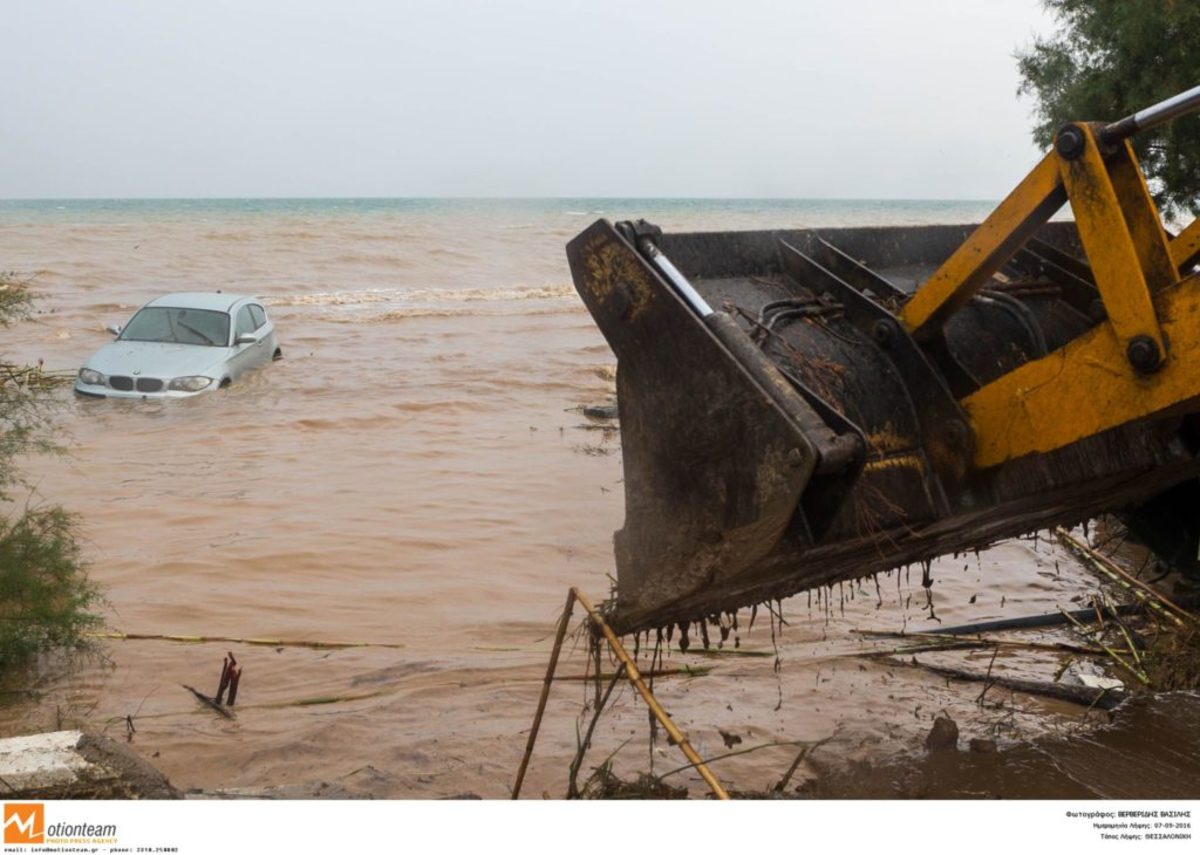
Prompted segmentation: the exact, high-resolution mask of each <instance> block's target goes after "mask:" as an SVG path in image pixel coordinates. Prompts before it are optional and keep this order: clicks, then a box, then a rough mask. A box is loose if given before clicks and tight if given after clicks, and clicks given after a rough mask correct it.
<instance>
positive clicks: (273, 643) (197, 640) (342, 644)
mask: <svg viewBox="0 0 1200 855" xmlns="http://www.w3.org/2000/svg"><path fill="white" fill-rule="evenodd" d="M86 636H87V637H88V638H103V639H111V640H114V641H175V642H179V643H181V644H213V643H218V642H219V643H222V644H225V643H228V644H255V645H259V646H261V647H309V648H312V649H314V650H325V649H335V650H340V649H349V648H357V647H386V648H390V649H393V650H400V649H403V648H404V645H403V644H395V643H389V642H382V641H380V642H375V641H297V640H291V641H288V640H284V639H279V638H235V637H233V636H226V635H161V634H157V633H147V632H120V631H113V632H89V633H86Z"/></svg>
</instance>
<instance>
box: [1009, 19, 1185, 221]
mask: <svg viewBox="0 0 1200 855" xmlns="http://www.w3.org/2000/svg"><path fill="white" fill-rule="evenodd" d="M1043 3H1044V5H1045V6H1046V8H1047V9H1049V10H1050V11H1051V12H1053V14H1054V16H1055V17H1056V19H1057V21H1058V25H1059V26H1058V29H1057V30H1056V32H1055V33H1054V34H1053V35H1052V36H1050V37H1048V38H1039V39H1036V40H1035V41H1034V43H1033V45H1032V47H1030V48H1028V49H1027V50H1024V51H1021V52H1018V54H1017V63H1018V69H1019V71H1020V74H1021V81H1022V82H1021V86H1020V90H1019V91H1020V92H1021V93H1022V94H1029V95H1033V96H1034V97H1035V98H1036V100H1037V107H1036V111H1037V120H1038V122H1037V126H1036V127H1035V128H1034V131H1033V136H1034V139H1035V140H1036V141H1037V142H1038V144H1039V145H1041V146H1043V147H1047V148H1048V147H1049V146H1050V144H1051V143H1052V142H1053V139H1054V134H1055V132H1056V131H1057V130H1058V129H1059V128H1060V127H1062V125H1064V124H1066V123H1067V122H1070V121H1114V120H1116V119H1120V118H1123V117H1124V116H1127V115H1129V114H1130V113H1135V112H1137V111H1138V110H1140V109H1141V108H1143V107H1148V106H1150V105H1151V104H1155V103H1157V102H1159V101H1161V100H1163V99H1164V98H1169V97H1170V96H1172V95H1175V94H1178V93H1179V92H1183V91H1184V90H1186V89H1190V88H1192V87H1193V86H1195V85H1197V84H1198V83H1200V72H1198V69H1200V3H1196V2H1195V0H1135V2H1130V0H1043ZM1133 142H1134V147H1135V148H1136V150H1137V153H1138V157H1139V158H1140V159H1141V162H1142V167H1143V169H1145V171H1146V175H1147V177H1148V178H1150V179H1151V182H1150V184H1151V189H1152V190H1153V191H1154V195H1155V200H1156V201H1157V202H1158V204H1159V205H1160V207H1162V208H1163V210H1164V211H1165V212H1166V213H1169V214H1172V215H1176V216H1178V215H1180V214H1182V213H1184V212H1185V211H1186V212H1190V213H1192V214H1196V213H1200V115H1197V114H1192V115H1189V116H1184V117H1182V118H1179V119H1176V120H1175V121H1173V122H1170V123H1168V124H1166V125H1164V126H1163V127H1161V128H1158V129H1156V130H1153V131H1149V132H1146V133H1142V134H1139V135H1137V136H1136V137H1135V138H1134V140H1133Z"/></svg>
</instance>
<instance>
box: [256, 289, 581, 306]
mask: <svg viewBox="0 0 1200 855" xmlns="http://www.w3.org/2000/svg"><path fill="white" fill-rule="evenodd" d="M574 294H575V288H574V287H573V286H571V285H527V286H526V285H518V286H515V287H508V288H368V289H365V290H361V291H326V292H322V293H317V294H288V295H283V296H279V297H272V298H270V299H268V300H267V301H266V302H267V304H268V305H270V306H277V307H286V306H364V305H373V304H379V303H392V304H398V305H401V306H404V305H412V304H416V303H425V304H428V303H433V304H436V305H444V304H457V303H481V302H487V303H509V302H515V301H521V300H556V299H561V298H564V297H573V296H574Z"/></svg>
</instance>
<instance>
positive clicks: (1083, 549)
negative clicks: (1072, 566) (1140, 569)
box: [1054, 526, 1198, 627]
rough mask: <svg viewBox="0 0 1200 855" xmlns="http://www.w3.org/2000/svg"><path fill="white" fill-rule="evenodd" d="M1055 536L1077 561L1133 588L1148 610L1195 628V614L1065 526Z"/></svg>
mask: <svg viewBox="0 0 1200 855" xmlns="http://www.w3.org/2000/svg"><path fill="white" fill-rule="evenodd" d="M1054 536H1055V537H1056V538H1057V539H1058V542H1059V543H1061V544H1062V545H1063V546H1065V547H1067V549H1068V550H1069V551H1070V552H1072V553H1073V554H1074V555H1075V557H1076V558H1081V559H1083V560H1085V561H1087V562H1088V563H1089V564H1091V566H1092V567H1093V568H1095V569H1096V570H1098V571H1099V572H1100V573H1101V574H1103V575H1105V576H1107V577H1108V578H1109V579H1110V580H1112V581H1114V582H1116V583H1117V584H1119V585H1121V586H1122V587H1124V588H1127V589H1130V593H1132V594H1133V595H1134V596H1135V597H1137V598H1138V600H1140V601H1141V602H1143V603H1145V604H1146V605H1147V606H1148V607H1150V608H1151V609H1153V610H1154V611H1155V612H1157V613H1158V614H1160V615H1161V616H1163V617H1165V618H1167V619H1168V620H1170V621H1171V622H1172V623H1174V624H1175V625H1176V626H1178V627H1183V626H1184V622H1185V621H1186V622H1187V623H1189V624H1191V625H1192V626H1195V625H1196V623H1197V622H1198V621H1197V618H1196V616H1195V615H1194V614H1192V613H1191V612H1189V611H1187V610H1185V609H1182V608H1180V607H1179V606H1177V605H1176V604H1175V603H1173V602H1171V601H1170V600H1169V599H1167V598H1166V597H1164V596H1163V595H1162V594H1160V593H1159V592H1158V591H1156V590H1154V589H1153V588H1151V587H1150V586H1149V585H1147V584H1146V583H1145V582H1143V581H1142V580H1141V579H1137V578H1135V577H1133V576H1131V575H1130V574H1129V573H1127V572H1126V571H1125V570H1123V569H1122V568H1121V567H1119V566H1118V565H1117V563H1116V562H1115V561H1113V560H1112V559H1111V558H1109V557H1108V556H1106V555H1101V554H1100V553H1099V552H1097V551H1096V550H1094V549H1092V548H1091V547H1090V546H1088V545H1087V544H1086V543H1084V542H1082V541H1080V540H1078V539H1077V538H1075V537H1073V536H1072V535H1071V533H1070V532H1069V531H1067V530H1066V529H1065V528H1063V527H1062V526H1059V527H1057V528H1055V529H1054Z"/></svg>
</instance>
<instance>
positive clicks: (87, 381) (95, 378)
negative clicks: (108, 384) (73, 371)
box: [79, 368, 104, 386]
mask: <svg viewBox="0 0 1200 855" xmlns="http://www.w3.org/2000/svg"><path fill="white" fill-rule="evenodd" d="M79 382H80V383H83V384H84V385H86V386H103V385H104V375H103V374H101V373H100V372H99V371H93V370H92V369H90V368H80V369H79Z"/></svg>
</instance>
